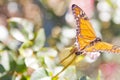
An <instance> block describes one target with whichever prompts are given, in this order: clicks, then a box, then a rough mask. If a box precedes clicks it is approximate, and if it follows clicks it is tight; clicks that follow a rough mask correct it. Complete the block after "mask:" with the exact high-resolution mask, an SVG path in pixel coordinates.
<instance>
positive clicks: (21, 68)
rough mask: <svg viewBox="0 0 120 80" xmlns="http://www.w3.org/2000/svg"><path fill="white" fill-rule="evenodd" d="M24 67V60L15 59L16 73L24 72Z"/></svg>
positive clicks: (20, 58)
mask: <svg viewBox="0 0 120 80" xmlns="http://www.w3.org/2000/svg"><path fill="white" fill-rule="evenodd" d="M26 69H27V68H26V65H25V62H24V58H23V57H19V58H18V59H17V65H16V71H17V72H19V73H20V72H21V73H23V72H24V71H26Z"/></svg>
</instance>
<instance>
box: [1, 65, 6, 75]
mask: <svg viewBox="0 0 120 80" xmlns="http://www.w3.org/2000/svg"><path fill="white" fill-rule="evenodd" d="M3 72H5V69H4V67H3V66H2V64H0V73H3Z"/></svg>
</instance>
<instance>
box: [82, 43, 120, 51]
mask: <svg viewBox="0 0 120 80" xmlns="http://www.w3.org/2000/svg"><path fill="white" fill-rule="evenodd" d="M84 50H85V51H87V52H94V51H100V52H106V51H107V52H112V53H120V47H118V46H114V45H112V44H109V43H106V42H98V43H95V44H94V45H93V46H90V47H88V48H86V49H84Z"/></svg>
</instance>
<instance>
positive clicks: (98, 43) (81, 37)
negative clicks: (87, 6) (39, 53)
mask: <svg viewBox="0 0 120 80" xmlns="http://www.w3.org/2000/svg"><path fill="white" fill-rule="evenodd" d="M72 12H73V15H74V18H75V21H76V26H77V28H76V41H75V44H74V46H73V47H72V48H71V51H70V53H69V55H68V56H67V57H65V58H64V59H63V60H62V61H61V63H64V62H66V61H67V59H68V58H69V57H71V56H73V57H71V59H70V61H69V63H67V65H65V67H64V68H63V70H62V71H61V72H63V71H64V70H65V69H66V68H67V67H68V66H69V65H70V64H72V62H73V61H74V60H75V58H76V57H77V56H78V55H81V54H84V53H86V52H104V51H107V52H112V53H120V47H117V46H114V45H112V44H109V43H106V42H103V41H102V40H101V39H100V38H99V37H97V36H96V35H95V31H94V29H93V27H92V25H91V23H90V22H89V19H88V17H87V16H86V14H85V12H84V11H83V10H82V9H81V8H80V7H78V6H77V5H75V4H73V5H72ZM73 53H75V54H73ZM61 72H59V73H58V74H57V75H59V74H60V73H61ZM57 75H56V76H57Z"/></svg>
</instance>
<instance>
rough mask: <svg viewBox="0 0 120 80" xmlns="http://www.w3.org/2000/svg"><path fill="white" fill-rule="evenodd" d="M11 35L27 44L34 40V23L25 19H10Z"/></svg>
mask: <svg viewBox="0 0 120 80" xmlns="http://www.w3.org/2000/svg"><path fill="white" fill-rule="evenodd" d="M8 25H9V27H10V33H11V35H12V36H13V37H14V38H15V39H16V40H18V41H21V42H25V41H26V40H32V39H33V38H34V34H33V29H34V25H33V23H32V22H30V21H28V20H26V19H23V18H16V17H13V18H10V19H9V20H8Z"/></svg>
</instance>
